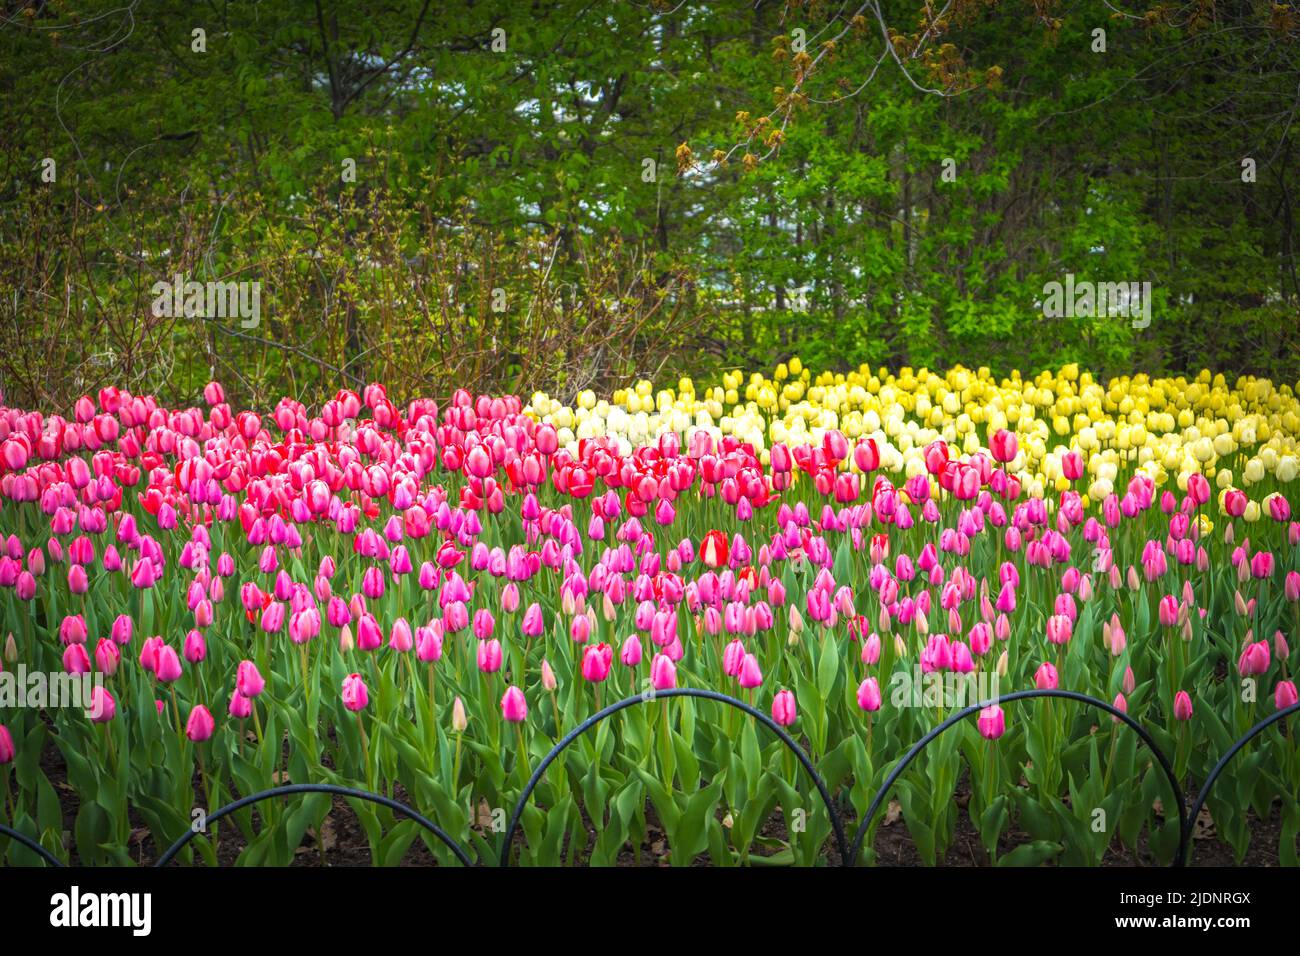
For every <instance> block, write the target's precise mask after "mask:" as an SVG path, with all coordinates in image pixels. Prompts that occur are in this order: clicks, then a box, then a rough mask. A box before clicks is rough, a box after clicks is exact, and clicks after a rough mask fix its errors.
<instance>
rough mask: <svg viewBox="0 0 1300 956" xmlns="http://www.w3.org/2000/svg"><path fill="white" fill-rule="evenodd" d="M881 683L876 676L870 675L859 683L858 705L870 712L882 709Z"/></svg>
mask: <svg viewBox="0 0 1300 956" xmlns="http://www.w3.org/2000/svg"><path fill="white" fill-rule="evenodd" d="M880 704H881V696H880V683H879V682H878V681H877V680H876V679H875V678H874V677H868V678H867V679H866V680H864V681H863V682H862V683H861V684H859V685H858V706H859V707H861V708H862V709H863V710H865V711H867V712H868V713H874V712H875V711H878V710H880Z"/></svg>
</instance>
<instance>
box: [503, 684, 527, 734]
mask: <svg viewBox="0 0 1300 956" xmlns="http://www.w3.org/2000/svg"><path fill="white" fill-rule="evenodd" d="M501 716H502V717H504V718H505V719H506V720H508V721H510V722H511V723H516V724H517V723H521V722H522V721H523V720H524V719H525V718H527V717H528V702H527V701H526V700H525V699H524V692H523V691H522V690H520V689H519V688H518V687H516V686H514V685H513V684H511V685H510V686H509V687H507V688H506V692H505V694H503V695H502V697H501Z"/></svg>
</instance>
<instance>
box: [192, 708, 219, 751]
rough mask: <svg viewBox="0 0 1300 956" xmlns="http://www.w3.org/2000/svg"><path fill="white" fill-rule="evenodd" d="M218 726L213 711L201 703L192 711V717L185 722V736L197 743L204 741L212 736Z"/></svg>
mask: <svg viewBox="0 0 1300 956" xmlns="http://www.w3.org/2000/svg"><path fill="white" fill-rule="evenodd" d="M216 726H217V723H216V721H215V720H213V719H212V714H211V712H210V711H209V710H208V709H207V708H206V707H204V706H203V705H202V704H199V705H197V706H196V707H195V708H194V709H193V710H191V711H190V719H189V720H188V721H186V724H185V736H186V737H189V738H190V740H193V741H194V742H195V743H202V742H203V741H205V740H207V739H208V738H209V737H211V736H212V732H213V731H214V730H215V729H216Z"/></svg>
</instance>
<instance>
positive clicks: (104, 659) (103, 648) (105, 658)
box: [95, 637, 122, 677]
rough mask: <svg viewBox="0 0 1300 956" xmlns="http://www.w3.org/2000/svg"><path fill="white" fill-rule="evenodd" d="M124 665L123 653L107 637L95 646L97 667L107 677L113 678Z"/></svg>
mask: <svg viewBox="0 0 1300 956" xmlns="http://www.w3.org/2000/svg"><path fill="white" fill-rule="evenodd" d="M121 663H122V652H121V651H120V650H118V649H117V645H116V644H114V643H113V642H112V641H111V640H109V639H108V638H106V637H102V638H100V639H99V643H98V644H96V645H95V667H96V668H97V669H98V670H99V671H100V672H101V673H102V674H103V675H104V676H105V677H112V676H113V675H114V674H116V673H117V669H118V667H119V666H121Z"/></svg>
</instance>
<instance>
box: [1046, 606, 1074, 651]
mask: <svg viewBox="0 0 1300 956" xmlns="http://www.w3.org/2000/svg"><path fill="white" fill-rule="evenodd" d="M1073 627H1074V625H1073V624H1072V622H1071V621H1070V618H1069V617H1068V616H1067V615H1065V614H1053V615H1052V616H1051V617H1049V618H1048V619H1047V640H1048V641H1050V642H1051V643H1052V644H1056V645H1058V646H1059V645H1063V644H1068V643H1070V636H1071V634H1072V632H1073Z"/></svg>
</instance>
